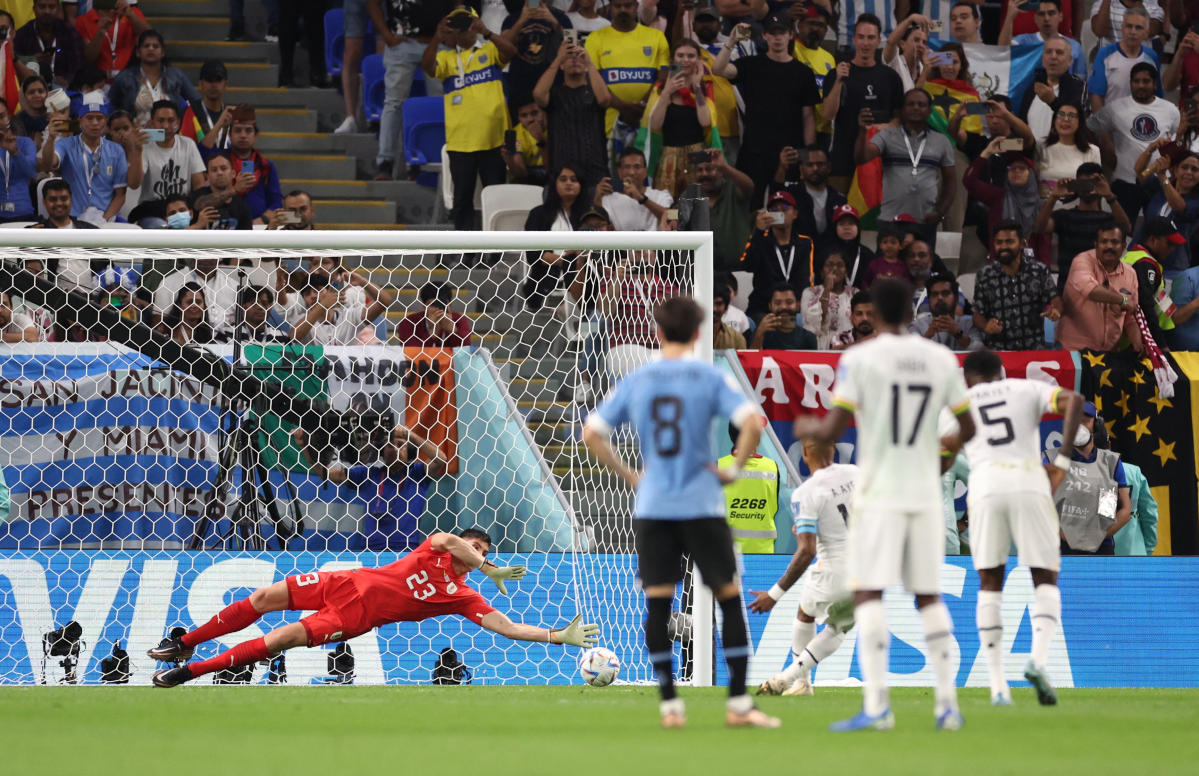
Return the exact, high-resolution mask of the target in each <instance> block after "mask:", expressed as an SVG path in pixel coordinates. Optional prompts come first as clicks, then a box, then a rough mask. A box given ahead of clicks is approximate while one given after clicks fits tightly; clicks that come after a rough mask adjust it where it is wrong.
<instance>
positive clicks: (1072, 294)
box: [1057, 249, 1141, 350]
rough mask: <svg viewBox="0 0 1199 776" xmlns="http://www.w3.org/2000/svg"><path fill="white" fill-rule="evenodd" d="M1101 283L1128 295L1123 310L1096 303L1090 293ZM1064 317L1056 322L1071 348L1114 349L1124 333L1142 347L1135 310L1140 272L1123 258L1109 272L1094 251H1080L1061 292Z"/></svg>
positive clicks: (1065, 344)
mask: <svg viewBox="0 0 1199 776" xmlns="http://www.w3.org/2000/svg"><path fill="white" fill-rule="evenodd" d="M1100 286H1105V287H1107V288H1109V289H1111V290H1112V291H1119V292H1120V293H1121V294H1124V296H1127V297H1129V302H1128V307H1125V308H1123V309H1121V308H1119V307H1117V306H1115V305H1110V304H1104V303H1102V302H1095V301H1092V300H1090V299H1088V298H1087V295H1088V294H1090V293H1091V292H1092V291H1094V290H1095V289H1096V288H1098V287H1100ZM1062 303H1063V307H1062V319H1061V321H1059V322H1058V325H1057V338H1058V340H1059V341H1060V342H1061V343H1062V347H1064V348H1066V349H1068V350H1087V349H1089V350H1115V348H1116V343H1117V342H1119V341H1120V335H1121V334H1124V333H1126V334H1128V338H1129V340H1131V341H1132V343H1133V344H1134V345H1135V346H1137V348H1138V349H1139V348H1140V346H1141V332H1140V329H1139V328H1137V323H1136V319H1135V318H1134V317H1133V310H1135V309H1136V306H1137V273H1136V272H1135V271H1134V270H1133V268H1132V267H1131V266H1130V265H1128V264H1125V263H1124V262H1123V261H1121V262H1120V263H1119V264H1118V265H1117V266H1116V269H1115V271H1113V272H1107V271H1106V270H1104V269H1103V267H1102V266H1100V264H1099V259H1098V258H1096V256H1095V251H1094V250H1093V249H1092V250H1089V251H1085V252H1084V253H1080V254H1078V255H1077V256H1075V257H1074V261H1072V262H1070V275H1069V276H1068V277H1067V278H1066V288H1065V291H1064V292H1063V293H1062Z"/></svg>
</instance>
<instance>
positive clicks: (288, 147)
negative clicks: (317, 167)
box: [254, 127, 346, 157]
mask: <svg viewBox="0 0 1199 776" xmlns="http://www.w3.org/2000/svg"><path fill="white" fill-rule="evenodd" d="M259 130H260V131H259V133H258V140H256V141H255V143H254V147H255V148H257V149H258V150H259V151H261V152H262V153H263V154H265V155H266V156H267V157H269V156H270V155H271V154H272V153H279V152H282V153H293V154H305V153H307V154H336V153H345V150H346V141H345V139H344V138H342V137H341V136H340V135H334V134H331V133H329V132H296V131H290V132H266V131H263V130H262V128H261V127H259Z"/></svg>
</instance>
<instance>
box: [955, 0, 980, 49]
mask: <svg viewBox="0 0 1199 776" xmlns="http://www.w3.org/2000/svg"><path fill="white" fill-rule="evenodd" d="M981 28H982V14H980V13H979V11H978V4H976V3H974V2H969V0H959V2H956V3H954V4H953V6H952V7H951V8H950V9H949V34H950V35H951V36H952V37H953V40H954V42H956V43H982V42H983V39H982V35H981Z"/></svg>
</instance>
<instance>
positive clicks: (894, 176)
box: [854, 89, 957, 242]
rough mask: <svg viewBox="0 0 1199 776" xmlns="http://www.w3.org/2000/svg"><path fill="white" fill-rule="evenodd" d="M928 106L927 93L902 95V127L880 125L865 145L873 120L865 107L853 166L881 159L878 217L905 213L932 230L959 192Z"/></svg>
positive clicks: (951, 162) (948, 152)
mask: <svg viewBox="0 0 1199 776" xmlns="http://www.w3.org/2000/svg"><path fill="white" fill-rule="evenodd" d="M931 108H932V102H931V100H930V99H929V96H928V93H927V92H925V91H924V90H922V89H913V90H912V91H910V92H908V93H907V94H905V95H904V98H903V111H902V120H901V123H900V125H899V126H888V127H884V128H883V129H882V130H880V131H879V132H878V133H877V134H876V135H875V136H874V137H873V138H871V140H870V141H869V142H867V141H866V131H867V130H868V129H869V128H870V125H871V122H872V118H871V115H870V111H869V109H867V108H863V109H862V111H861V113H860V114H859V115H858V140H857V144H856V146H855V148H854V158H855V160H856V162H857V163H858V164H866V163H867V162H870V161H871V160H873V159H877V158H878V157H880V156H881V157H882V159H883V204H882V209H881V211H880V213H879V218H880V219H881V220H883V221H891V220H894V219H895V217H896V216H899V215H909V216H911V217H912V218H914V219H916V220H917V221H919V222H922V223H924V224H926V225H928V226H929V227H931V228H932V229H935V228H936V225H937V224H939V223H941V221H942V220H944V218H945V213H946V211H948V210H949V205H950V203H951V202H952V201H953V198H954V194H955V193H956V190H957V178H956V176H955V174H954V155H953V154H954V151H953V146H952V145H951V144H950V143H949V140H948V138H946V137H945V136H944V135H942V134H941V133H940V132H934V131H930V130H929V129H928V115H929V111H930V110H931ZM900 160H903V161H902V162H901V161H900ZM938 184H939V185H938ZM926 241H928V242H931V240H926Z"/></svg>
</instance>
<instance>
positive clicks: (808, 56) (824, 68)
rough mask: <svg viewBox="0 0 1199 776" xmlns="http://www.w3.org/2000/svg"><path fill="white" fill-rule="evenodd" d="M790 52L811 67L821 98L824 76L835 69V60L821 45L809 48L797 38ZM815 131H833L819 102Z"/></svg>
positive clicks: (822, 95) (817, 104)
mask: <svg viewBox="0 0 1199 776" xmlns="http://www.w3.org/2000/svg"><path fill="white" fill-rule="evenodd" d="M792 52H793V53H794V54H795V58H796V59H798V60H799V61H800V62H803V63H804V64H805V65H807V66H808V67H810V68H812V72H813V73H815V74H816V90H817V91H818V92H820V95H821V98H823V97H824V77H825V76H826V75H828V73H830V72H831V71H833V70H836V69H837V60H836V59H835V58H834V57H833V55H832V54H830V53H828V52H827V51H825V50H824V49H823V48H822V47H820V46H817V47H816V48H814V49H810V48H808V47H807V46H805V45H803V44H802V43H800V42H799V41H798V40H797V41H795V45H794V46H793V47H792ZM816 131H817V132H822V133H825V134H831V133H832V131H833V125H832V124H831V123H830V122H828V121H825V120H824V106H823V105H821V104H820V103H816Z"/></svg>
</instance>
